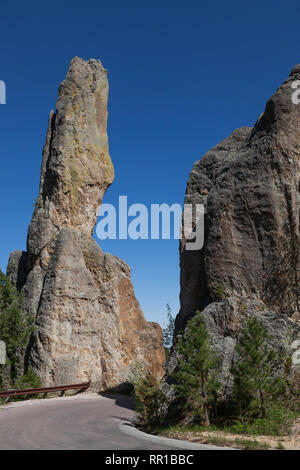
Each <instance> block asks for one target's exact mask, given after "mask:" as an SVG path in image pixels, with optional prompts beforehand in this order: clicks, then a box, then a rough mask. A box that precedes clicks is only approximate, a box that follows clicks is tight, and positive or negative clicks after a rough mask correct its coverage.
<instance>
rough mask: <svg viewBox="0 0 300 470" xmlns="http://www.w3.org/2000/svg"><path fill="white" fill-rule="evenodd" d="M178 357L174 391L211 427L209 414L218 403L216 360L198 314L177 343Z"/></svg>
mask: <svg viewBox="0 0 300 470" xmlns="http://www.w3.org/2000/svg"><path fill="white" fill-rule="evenodd" d="M177 351H178V354H179V358H180V359H179V364H178V371H177V372H176V373H175V374H174V378H175V380H176V382H177V385H175V391H176V392H177V394H178V396H179V397H180V398H182V399H183V400H184V403H185V405H184V406H185V408H186V409H187V410H188V411H189V412H190V413H191V414H192V415H193V416H195V417H198V418H199V417H200V418H201V419H202V420H204V423H205V425H206V426H209V425H210V411H211V409H212V408H213V407H214V405H215V404H216V403H217V400H218V392H219V388H220V384H219V383H218V381H217V377H216V366H217V358H216V355H215V353H214V351H213V350H212V348H211V345H210V341H209V336H208V332H207V329H206V326H205V323H204V320H203V318H202V317H201V315H200V313H199V312H197V314H196V315H195V317H194V318H192V320H190V321H189V322H188V325H187V328H186V331H185V334H184V337H183V338H181V339H180V340H179V341H178V343H177Z"/></svg>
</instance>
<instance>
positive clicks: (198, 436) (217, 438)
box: [164, 419, 300, 450]
mask: <svg viewBox="0 0 300 470" xmlns="http://www.w3.org/2000/svg"><path fill="white" fill-rule="evenodd" d="M164 434H165V435H166V436H168V437H172V438H175V439H184V440H188V441H191V442H199V443H202V444H210V443H213V444H216V445H226V446H228V447H233V448H235V449H270V450H275V449H276V450H279V449H280V450H300V419H298V420H297V421H296V422H295V424H294V426H293V428H292V431H291V434H289V435H288V436H254V435H247V434H230V433H228V432H222V431H201V432H200V431H199V432H190V431H182V432H179V431H176V432H175V431H174V432H173V431H172V432H167V433H164ZM251 442H253V445H251Z"/></svg>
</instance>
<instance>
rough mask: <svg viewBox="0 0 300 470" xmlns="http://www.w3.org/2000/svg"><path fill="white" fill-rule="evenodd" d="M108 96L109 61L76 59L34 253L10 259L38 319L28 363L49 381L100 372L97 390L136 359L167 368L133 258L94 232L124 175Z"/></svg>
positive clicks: (57, 125) (49, 152) (63, 89)
mask: <svg viewBox="0 0 300 470" xmlns="http://www.w3.org/2000/svg"><path fill="white" fill-rule="evenodd" d="M107 100H108V81H107V72H106V70H105V69H104V68H103V66H102V64H101V62H100V61H96V60H93V59H92V60H89V61H84V60H82V59H79V58H77V57H75V58H74V59H73V60H72V62H71V65H70V69H69V71H68V74H67V76H66V79H65V80H64V81H63V82H62V83H61V85H60V88H59V93H58V100H57V103H56V112H55V113H54V112H53V111H51V113H50V116H49V124H48V130H47V136H46V141H45V146H44V150H43V161H42V169H41V181H40V191H39V196H38V199H37V201H36V206H35V210H34V214H33V218H32V221H31V223H30V226H29V230H28V239H27V252H26V253H24V252H20V251H17V252H14V253H12V255H11V257H10V260H9V263H8V268H7V274H8V275H9V276H10V278H11V280H12V281H13V283H14V284H15V285H16V286H17V288H18V289H19V290H21V289H22V290H23V291H24V296H25V305H24V308H25V311H26V312H27V313H28V314H31V315H34V316H35V318H36V328H35V331H34V334H33V337H32V340H31V344H30V345H29V348H28V355H27V356H28V357H27V362H28V363H29V365H31V366H32V367H33V369H34V370H35V371H36V372H37V374H38V375H39V376H40V377H41V378H42V381H43V384H44V385H52V384H62V383H70V382H80V381H86V380H88V379H89V378H91V380H92V386H93V388H94V389H101V388H102V389H103V388H105V387H113V386H117V385H119V384H120V383H122V382H126V380H127V378H128V372H129V369H130V366H131V364H132V363H133V362H134V361H135V360H140V361H143V362H144V363H145V365H146V368H147V369H149V370H150V371H151V372H152V373H153V374H154V375H156V376H158V377H160V376H161V375H162V365H163V362H164V351H163V347H162V334H161V329H160V327H159V326H158V325H157V324H155V323H147V322H146V321H145V319H144V317H143V314H142V312H141V309H140V306H139V304H138V302H137V300H136V298H135V295H134V291H133V287H132V283H131V277H130V269H129V267H128V266H127V264H126V263H124V262H123V261H121V260H119V259H118V258H116V257H113V256H111V255H109V254H105V253H103V251H102V250H101V248H100V247H99V245H98V244H97V242H96V241H95V240H94V239H93V238H92V234H93V231H94V227H95V224H96V220H97V208H98V207H99V205H100V204H101V201H102V198H103V195H104V193H105V191H106V189H107V188H108V187H109V185H110V184H111V183H112V181H113V179H114V169H113V165H112V162H111V159H110V156H109V150H108V138H107V132H106V125H107Z"/></svg>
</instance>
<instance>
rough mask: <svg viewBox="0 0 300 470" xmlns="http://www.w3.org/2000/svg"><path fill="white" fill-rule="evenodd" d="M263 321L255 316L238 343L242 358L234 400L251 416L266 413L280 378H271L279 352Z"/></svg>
mask: <svg viewBox="0 0 300 470" xmlns="http://www.w3.org/2000/svg"><path fill="white" fill-rule="evenodd" d="M269 339H270V338H269V336H268V334H267V329H266V327H265V326H264V324H263V322H262V321H260V320H258V319H257V318H255V317H254V318H251V319H249V320H248V322H247V326H246V328H244V329H243V330H242V333H241V336H240V338H239V340H238V343H237V345H236V353H237V355H238V360H237V361H236V363H235V364H234V366H233V367H232V370H231V372H232V374H233V377H234V399H235V401H236V403H237V404H238V407H239V411H240V412H241V413H246V414H249V415H251V414H252V415H254V416H255V415H258V414H260V416H261V417H265V415H266V397H267V395H268V394H269V393H271V391H272V388H273V387H274V386H275V384H276V381H275V379H273V378H272V377H271V372H272V369H273V367H274V365H275V363H276V352H275V351H274V349H272V348H270V347H269V345H268V343H269Z"/></svg>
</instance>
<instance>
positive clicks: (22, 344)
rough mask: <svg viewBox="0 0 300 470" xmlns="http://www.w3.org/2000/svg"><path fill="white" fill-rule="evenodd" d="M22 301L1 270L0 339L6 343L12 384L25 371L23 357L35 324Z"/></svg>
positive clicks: (20, 295) (21, 297)
mask: <svg viewBox="0 0 300 470" xmlns="http://www.w3.org/2000/svg"><path fill="white" fill-rule="evenodd" d="M22 303H23V296H22V294H20V293H19V292H18V291H17V290H16V289H15V288H14V286H13V285H12V283H11V282H10V280H9V279H8V278H7V277H6V276H5V275H4V274H3V273H2V272H1V271H0V339H1V340H2V341H4V342H5V343H6V354H7V358H8V365H9V368H10V380H11V385H14V384H15V382H16V380H17V378H18V376H19V375H20V373H22V372H23V357H24V354H25V351H26V347H27V345H28V341H29V337H30V334H31V332H32V330H33V325H34V320H33V318H32V317H31V316H29V315H24V314H23V312H22ZM0 379H1V377H0Z"/></svg>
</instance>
